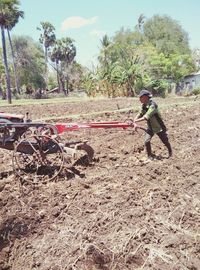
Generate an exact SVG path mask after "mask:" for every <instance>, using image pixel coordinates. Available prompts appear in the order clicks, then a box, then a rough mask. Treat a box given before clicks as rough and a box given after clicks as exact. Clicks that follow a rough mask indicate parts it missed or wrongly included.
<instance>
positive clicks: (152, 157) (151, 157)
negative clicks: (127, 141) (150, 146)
mask: <svg viewBox="0 0 200 270" xmlns="http://www.w3.org/2000/svg"><path fill="white" fill-rule="evenodd" d="M147 159H148V160H149V161H153V160H154V159H155V158H154V156H148V158H147Z"/></svg>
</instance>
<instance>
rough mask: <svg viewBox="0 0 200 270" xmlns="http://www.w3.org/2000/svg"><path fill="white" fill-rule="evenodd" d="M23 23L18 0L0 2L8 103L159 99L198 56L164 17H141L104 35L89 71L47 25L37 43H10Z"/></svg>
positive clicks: (1, 87)
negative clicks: (82, 97)
mask: <svg viewBox="0 0 200 270" xmlns="http://www.w3.org/2000/svg"><path fill="white" fill-rule="evenodd" d="M23 17H24V13H23V11H21V10H20V3H19V1H18V0H1V1H0V26H1V36H2V55H3V58H2V61H0V73H1V77H0V92H1V94H2V96H3V97H5V98H7V99H8V101H9V103H11V97H12V96H16V97H17V98H20V97H25V96H28V97H30V96H31V97H35V98H40V97H42V96H43V95H44V94H48V93H51V92H55V93H64V94H65V95H68V93H69V91H74V90H76V89H84V90H85V92H86V93H87V95H88V96H96V95H104V96H108V97H116V96H134V95H136V94H137V93H138V91H140V89H141V88H143V87H145V88H147V89H149V90H151V91H152V92H153V93H154V94H158V95H163V96H164V95H165V94H166V93H167V92H169V91H171V89H172V87H174V89H175V88H176V86H177V85H178V84H179V83H180V82H181V80H182V78H183V77H184V76H185V75H187V74H189V73H191V72H195V71H196V70H197V66H196V62H198V61H199V59H198V57H199V56H198V54H197V53H195V51H193V52H192V51H191V50H190V47H189V41H188V34H187V33H186V32H185V31H184V30H183V29H182V27H181V25H180V24H179V23H178V22H177V21H175V20H173V19H172V18H170V17H168V16H159V15H155V16H153V17H152V18H150V19H146V18H145V17H144V16H143V15H141V16H140V17H139V19H138V23H137V25H136V26H135V27H133V28H132V29H124V28H122V29H120V30H119V31H118V32H116V33H115V35H114V36H113V37H109V36H107V35H105V36H104V37H103V38H102V40H100V42H101V48H100V52H99V56H98V65H97V66H96V67H95V68H94V69H93V70H88V69H87V68H86V67H83V66H81V65H80V64H79V63H77V62H76V59H75V58H76V51H77V48H76V46H75V41H74V40H73V39H71V38H70V37H65V38H61V39H57V38H56V34H55V28H54V26H53V25H52V24H51V23H50V22H41V23H40V25H39V26H38V27H37V29H38V36H39V39H38V41H34V40H33V39H32V38H31V37H28V36H15V37H13V38H11V30H12V29H13V28H14V27H15V25H16V24H17V23H18V21H19V19H22V18H23ZM6 34H7V36H6ZM6 37H7V38H6Z"/></svg>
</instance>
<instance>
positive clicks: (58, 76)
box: [56, 63, 60, 93]
mask: <svg viewBox="0 0 200 270" xmlns="http://www.w3.org/2000/svg"><path fill="white" fill-rule="evenodd" d="M56 75H57V82H58V93H60V75H59V67H58V63H56Z"/></svg>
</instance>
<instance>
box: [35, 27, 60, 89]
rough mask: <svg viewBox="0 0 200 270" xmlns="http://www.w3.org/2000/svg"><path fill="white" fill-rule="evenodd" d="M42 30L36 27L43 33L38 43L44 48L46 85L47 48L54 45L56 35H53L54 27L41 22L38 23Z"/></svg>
mask: <svg viewBox="0 0 200 270" xmlns="http://www.w3.org/2000/svg"><path fill="white" fill-rule="evenodd" d="M40 24H41V26H42V28H40V27H37V30H39V31H43V33H41V34H40V39H39V41H40V43H41V44H42V45H43V46H44V55H45V82H46V84H47V80H48V75H47V74H48V66H47V65H48V64H47V63H48V51H49V48H50V47H51V46H52V45H54V43H55V41H56V35H55V33H54V31H55V27H54V26H53V25H52V24H51V23H49V22H41V23H40Z"/></svg>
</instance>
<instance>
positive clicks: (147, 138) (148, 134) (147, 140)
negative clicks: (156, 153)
mask: <svg viewBox="0 0 200 270" xmlns="http://www.w3.org/2000/svg"><path fill="white" fill-rule="evenodd" d="M152 137H153V134H152V133H151V132H146V133H145V140H144V146H145V148H146V152H147V156H148V158H151V157H152V152H151V138H152Z"/></svg>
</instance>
